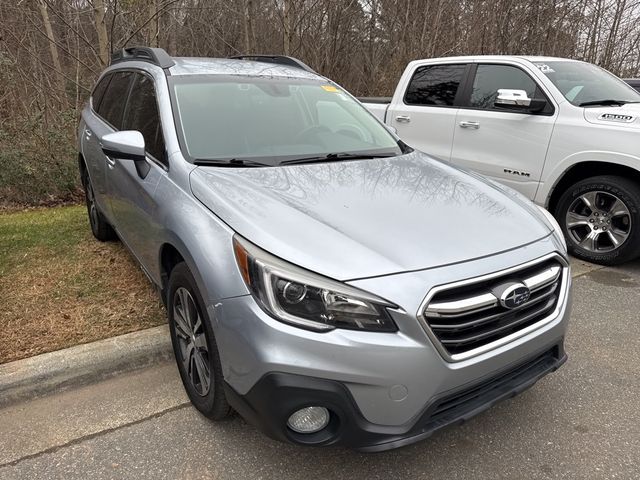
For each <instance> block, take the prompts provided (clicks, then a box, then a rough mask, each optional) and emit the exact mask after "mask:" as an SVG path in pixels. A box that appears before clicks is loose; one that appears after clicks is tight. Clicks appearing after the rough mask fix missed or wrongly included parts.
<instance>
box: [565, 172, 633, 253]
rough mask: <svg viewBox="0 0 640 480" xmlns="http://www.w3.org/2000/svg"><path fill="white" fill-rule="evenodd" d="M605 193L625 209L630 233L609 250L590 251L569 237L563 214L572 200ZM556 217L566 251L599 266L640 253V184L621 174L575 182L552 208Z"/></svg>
mask: <svg viewBox="0 0 640 480" xmlns="http://www.w3.org/2000/svg"><path fill="white" fill-rule="evenodd" d="M596 190H597V191H602V192H607V193H610V194H612V195H615V196H616V197H618V198H619V199H620V200H621V201H622V202H624V204H625V205H626V206H627V208H628V209H629V213H630V215H631V233H630V235H629V237H628V238H627V240H626V241H625V242H624V244H623V245H622V246H621V247H620V248H617V249H615V250H613V251H611V252H603V253H600V254H598V253H593V252H589V251H588V250H585V249H583V248H580V247H579V246H578V245H576V244H575V243H574V241H573V239H572V238H571V237H570V235H569V233H568V229H567V221H566V214H567V211H568V210H569V207H570V206H571V204H572V203H573V201H574V200H575V199H576V198H578V197H579V196H581V195H584V194H585V193H588V192H592V191H596ZM555 213H556V218H557V220H558V223H559V224H560V226H561V228H562V231H563V233H564V236H565V238H566V239H567V246H568V249H569V252H570V253H571V254H572V255H574V256H575V257H577V258H580V259H582V260H586V261H588V262H593V263H599V264H603V265H619V264H621V263H625V262H628V261H630V260H633V259H634V258H637V257H638V256H640V186H638V185H637V184H636V183H634V182H632V181H630V180H627V179H625V178H622V177H616V176H608V175H607V176H602V177H592V178H587V179H585V180H582V181H580V182H577V183H576V184H574V185H572V186H571V188H569V189H568V190H567V191H566V192H564V193H563V194H562V196H561V197H560V200H559V201H558V206H557V208H556V212H555Z"/></svg>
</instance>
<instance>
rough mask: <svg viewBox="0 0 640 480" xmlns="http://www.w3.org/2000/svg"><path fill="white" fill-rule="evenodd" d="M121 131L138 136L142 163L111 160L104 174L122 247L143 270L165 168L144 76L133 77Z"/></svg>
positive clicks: (147, 80)
mask: <svg viewBox="0 0 640 480" xmlns="http://www.w3.org/2000/svg"><path fill="white" fill-rule="evenodd" d="M122 130H137V131H139V132H140V133H142V136H143V137H144V142H145V149H146V160H145V161H144V162H133V161H131V160H120V159H117V158H114V159H112V164H111V166H110V168H109V170H108V172H107V177H108V188H109V192H110V199H111V210H112V212H113V215H114V218H115V220H116V223H117V225H118V231H119V233H120V235H121V237H122V238H123V239H124V241H125V243H126V244H127V245H128V247H129V248H130V249H131V250H132V252H133V253H134V255H135V256H136V257H137V258H138V260H139V261H140V263H141V264H142V265H143V266H144V265H150V264H151V262H153V260H154V258H152V257H153V256H154V255H155V254H156V251H155V250H153V249H152V248H151V247H150V246H151V244H152V243H153V241H154V239H155V238H157V232H158V228H159V226H158V225H157V224H156V223H155V222H154V221H153V214H154V212H155V210H156V205H157V199H156V198H155V197H154V194H155V190H156V187H157V186H158V183H159V181H160V179H161V178H162V177H163V176H164V175H166V172H167V170H168V164H167V160H166V157H167V155H166V151H165V145H164V138H163V136H162V129H161V126H160V115H159V110H158V103H157V101H156V92H155V87H154V82H153V79H152V77H151V76H149V75H147V74H145V73H142V72H136V73H134V74H133V84H132V86H131V91H130V94H129V98H128V101H127V103H126V108H125V109H124V116H123V121H122Z"/></svg>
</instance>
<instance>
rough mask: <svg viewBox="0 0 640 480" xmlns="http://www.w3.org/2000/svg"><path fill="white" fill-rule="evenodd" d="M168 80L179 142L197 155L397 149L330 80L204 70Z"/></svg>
mask: <svg viewBox="0 0 640 480" xmlns="http://www.w3.org/2000/svg"><path fill="white" fill-rule="evenodd" d="M170 82H171V84H172V85H171V86H172V101H173V107H174V112H176V113H177V115H176V121H177V123H178V125H177V127H178V132H179V135H180V136H181V144H182V149H183V151H185V150H186V151H185V152H184V153H186V154H187V156H188V157H190V159H191V160H192V161H195V162H196V163H201V164H210V165H224V163H225V162H227V163H228V166H246V165H249V164H250V163H251V164H253V166H259V165H260V164H263V165H278V164H280V163H282V162H285V161H289V163H294V162H293V161H295V160H296V159H304V158H306V157H322V158H324V157H326V158H327V161H329V160H332V161H335V160H336V156H335V154H336V153H338V152H339V154H340V156H339V157H338V158H343V159H345V160H346V159H349V158H352V159H353V158H356V157H359V158H370V157H371V158H374V157H380V156H394V155H398V154H400V153H401V149H400V146H399V144H398V142H397V141H396V139H395V138H394V137H393V136H392V135H391V134H390V133H389V132H388V131H387V129H386V128H385V127H384V126H383V125H381V124H380V123H379V122H378V121H377V120H376V119H375V118H374V117H373V116H372V115H371V114H370V113H369V112H368V111H366V110H365V108H364V107H363V106H362V105H360V104H359V103H358V102H357V101H356V100H354V99H353V98H352V97H351V96H350V95H348V94H347V93H345V92H344V91H343V90H341V89H340V88H339V87H337V86H335V85H333V84H330V83H328V82H318V81H311V80H304V79H292V78H283V79H277V78H260V77H239V76H217V77H216V76H204V75H198V76H185V77H177V76H176V77H171V78H170ZM207 161H209V162H207ZM258 162H259V163H258Z"/></svg>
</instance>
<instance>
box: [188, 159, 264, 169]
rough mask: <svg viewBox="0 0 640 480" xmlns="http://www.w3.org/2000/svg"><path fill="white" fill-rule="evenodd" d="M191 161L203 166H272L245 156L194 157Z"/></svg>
mask: <svg viewBox="0 0 640 480" xmlns="http://www.w3.org/2000/svg"><path fill="white" fill-rule="evenodd" d="M193 163H194V164H195V165H198V166H205V167H273V165H270V164H268V163H262V162H257V161H255V160H249V159H246V158H229V159H220V158H196V159H195V160H194V161H193Z"/></svg>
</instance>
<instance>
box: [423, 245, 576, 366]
mask: <svg viewBox="0 0 640 480" xmlns="http://www.w3.org/2000/svg"><path fill="white" fill-rule="evenodd" d="M564 271H565V269H564V265H563V263H561V262H560V260H559V259H558V258H556V257H553V258H548V259H546V260H543V261H541V262H538V263H535V264H533V265H530V266H526V267H524V268H522V269H517V270H515V271H509V272H507V273H504V274H498V275H496V276H490V277H488V278H480V279H477V280H471V281H469V282H464V284H462V285H459V284H458V285H456V284H454V285H451V286H444V287H439V288H437V289H435V290H436V292H435V294H433V296H432V297H431V298H430V299H429V301H428V304H427V305H426V307H425V308H424V311H423V316H424V319H425V321H426V323H427V325H428V327H429V329H430V330H431V333H432V334H433V336H434V337H435V339H436V340H437V341H438V342H439V343H440V345H441V346H442V348H443V349H444V350H445V351H446V353H447V354H448V355H450V356H452V357H456V356H460V355H462V354H466V353H469V352H470V351H473V350H476V349H479V348H481V347H484V346H487V345H489V344H491V343H493V342H496V341H498V340H500V339H503V338H505V337H508V336H509V335H511V334H513V333H515V332H518V331H520V330H523V329H525V328H527V327H530V326H531V325H534V324H536V323H537V322H539V321H541V320H542V319H544V318H547V317H548V316H549V315H551V314H552V313H553V312H554V310H555V308H556V305H557V303H558V299H559V298H560V292H561V290H562V288H561V287H562V282H563V272H564ZM513 283H522V284H524V285H525V286H526V287H528V289H529V290H530V292H531V296H530V297H529V299H528V300H527V301H526V302H524V303H523V304H522V305H520V306H518V307H516V308H512V309H509V308H506V307H505V306H503V305H502V304H501V302H500V298H499V296H500V295H499V294H498V293H497V292H499V291H500V289H501V288H502V286H504V285H509V284H513ZM454 359H455V358H454Z"/></svg>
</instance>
